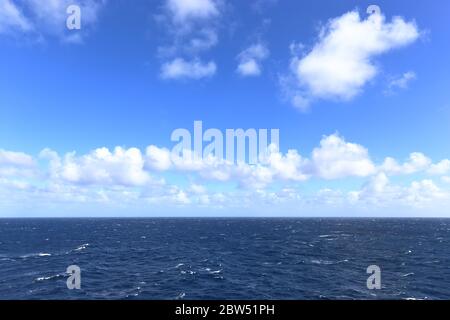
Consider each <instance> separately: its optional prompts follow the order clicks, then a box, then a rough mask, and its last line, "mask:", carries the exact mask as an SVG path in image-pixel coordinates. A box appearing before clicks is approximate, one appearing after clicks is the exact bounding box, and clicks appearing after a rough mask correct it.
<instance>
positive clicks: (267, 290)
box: [0, 218, 450, 300]
mask: <svg viewBox="0 0 450 320" xmlns="http://www.w3.org/2000/svg"><path fill="white" fill-rule="evenodd" d="M70 265H76V266H79V268H80V270H81V274H80V283H81V288H80V289H79V290H77V289H74V290H69V289H68V287H67V284H66V282H67V279H68V277H69V275H68V274H67V273H66V270H67V267H68V266H70ZM371 265H376V266H378V267H379V268H380V271H381V278H380V281H381V289H379V290H377V289H375V290H370V289H368V287H367V278H368V277H369V276H370V274H368V273H367V268H368V266H371ZM0 299H164V300H166V299H167V300H172V299H188V300H197V299H289V300H291V299H292V300H294V299H295V300H298V299H450V220H446V219H325V218H324V219H287V218H286V219H284V218H273V219H266V218H258V219H257V218H255V219H251V218H242V219H233V218H217V219H213V218H180V219H175V218H174V219H171V218H155V219H152V218H149V219H140V218H136V219H106V218H105V219H0Z"/></svg>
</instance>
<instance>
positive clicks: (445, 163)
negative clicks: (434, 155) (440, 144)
mask: <svg viewBox="0 0 450 320" xmlns="http://www.w3.org/2000/svg"><path fill="white" fill-rule="evenodd" d="M428 173H429V174H432V175H445V174H449V173H450V160H448V159H445V160H442V161H441V162H439V163H436V164H432V165H431V166H430V167H429V168H428Z"/></svg>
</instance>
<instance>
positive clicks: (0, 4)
mask: <svg viewBox="0 0 450 320" xmlns="http://www.w3.org/2000/svg"><path fill="white" fill-rule="evenodd" d="M32 29H33V26H32V24H31V22H30V21H28V19H27V18H26V17H25V16H24V15H23V13H22V11H21V10H20V9H19V8H18V7H17V6H16V5H15V4H14V2H12V1H11V0H2V1H0V34H2V33H11V32H15V31H17V30H18V31H22V32H28V31H31V30H32Z"/></svg>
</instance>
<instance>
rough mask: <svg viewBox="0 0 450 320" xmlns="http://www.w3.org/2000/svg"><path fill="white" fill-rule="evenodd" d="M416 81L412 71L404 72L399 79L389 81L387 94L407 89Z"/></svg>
mask: <svg viewBox="0 0 450 320" xmlns="http://www.w3.org/2000/svg"><path fill="white" fill-rule="evenodd" d="M416 79H417V75H416V73H415V72H413V71H408V72H405V73H404V74H403V75H401V76H400V77H397V78H394V79H391V80H390V81H389V83H388V90H387V93H392V92H394V91H395V90H396V89H408V86H409V84H410V83H411V82H412V81H414V80H416Z"/></svg>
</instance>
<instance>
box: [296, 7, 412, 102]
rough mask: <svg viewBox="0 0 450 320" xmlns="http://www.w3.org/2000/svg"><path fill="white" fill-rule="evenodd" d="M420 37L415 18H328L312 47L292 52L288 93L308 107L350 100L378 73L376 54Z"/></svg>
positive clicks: (354, 13) (353, 14) (352, 15)
mask: <svg viewBox="0 0 450 320" xmlns="http://www.w3.org/2000/svg"><path fill="white" fill-rule="evenodd" d="M418 38H419V30H418V28H417V26H416V24H415V23H414V22H407V21H405V20H404V19H403V18H401V17H394V18H393V19H392V21H391V22H388V21H386V18H385V17H384V16H383V15H382V14H380V13H377V12H375V13H373V14H371V15H370V16H369V17H368V18H367V19H362V18H361V17H360V15H359V13H358V12H357V11H352V12H348V13H346V14H344V15H342V16H340V17H337V18H334V19H332V20H330V21H329V22H328V23H327V24H326V25H325V26H324V27H323V28H322V30H321V31H320V34H319V37H318V41H317V43H316V44H315V45H314V46H313V48H312V50H310V51H309V52H308V53H306V54H305V55H303V56H298V55H294V57H293V58H292V61H291V72H292V76H293V78H294V79H295V84H294V88H293V89H290V91H292V92H291V96H292V98H293V99H296V100H297V101H293V102H294V104H298V103H299V102H300V107H301V108H302V109H306V106H307V104H309V103H310V102H311V101H313V100H314V99H338V100H350V99H352V98H353V97H355V96H356V95H357V94H359V93H360V92H361V91H362V89H363V88H364V86H365V85H366V84H367V83H368V82H369V81H370V80H372V79H373V78H374V77H375V76H376V75H377V73H378V67H377V65H376V64H375V62H374V58H375V57H377V56H379V55H380V54H383V53H386V52H388V51H390V50H392V49H395V48H399V47H404V46H406V45H408V44H411V43H413V42H414V41H416V40H417V39H418Z"/></svg>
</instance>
